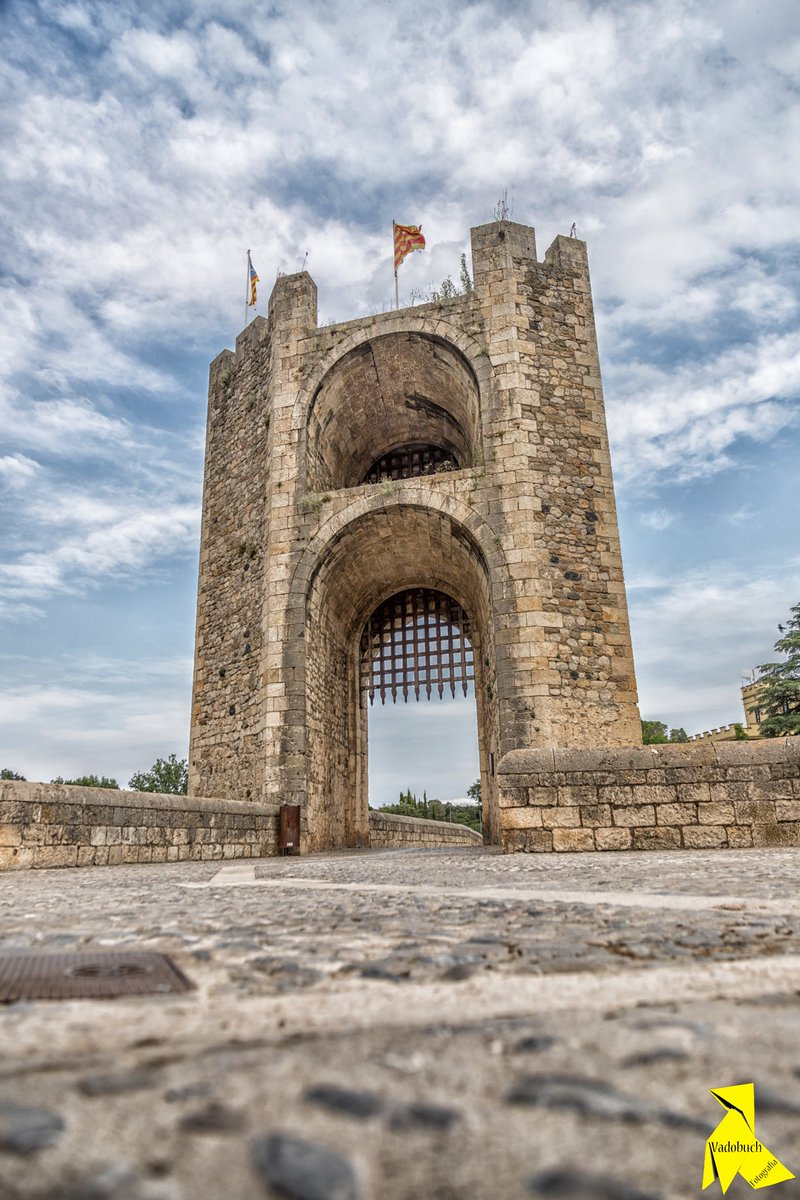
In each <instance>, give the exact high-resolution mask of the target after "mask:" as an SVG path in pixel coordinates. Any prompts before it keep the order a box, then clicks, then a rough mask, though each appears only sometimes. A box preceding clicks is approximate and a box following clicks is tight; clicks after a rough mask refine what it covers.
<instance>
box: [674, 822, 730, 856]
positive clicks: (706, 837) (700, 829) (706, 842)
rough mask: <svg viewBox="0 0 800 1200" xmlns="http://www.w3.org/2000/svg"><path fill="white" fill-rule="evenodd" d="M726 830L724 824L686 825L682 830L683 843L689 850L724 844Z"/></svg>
mask: <svg viewBox="0 0 800 1200" xmlns="http://www.w3.org/2000/svg"><path fill="white" fill-rule="evenodd" d="M727 842H728V831H727V830H726V828H725V826H724V825H688V826H686V828H685V829H684V831H683V844H684V846H686V847H687V849H690V850H702V849H711V848H712V847H714V846H725V845H727Z"/></svg>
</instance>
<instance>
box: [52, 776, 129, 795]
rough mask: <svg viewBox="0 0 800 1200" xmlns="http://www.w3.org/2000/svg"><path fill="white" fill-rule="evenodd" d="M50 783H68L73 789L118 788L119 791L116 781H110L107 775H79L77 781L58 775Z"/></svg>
mask: <svg viewBox="0 0 800 1200" xmlns="http://www.w3.org/2000/svg"><path fill="white" fill-rule="evenodd" d="M50 782H51V783H66V784H69V785H70V786H71V787H100V788H116V789H117V791H119V784H118V783H117V781H116V779H109V778H108V776H107V775H79V776H78V778H77V779H64V778H63V777H62V776H61V775H56V777H55V779H51V780H50Z"/></svg>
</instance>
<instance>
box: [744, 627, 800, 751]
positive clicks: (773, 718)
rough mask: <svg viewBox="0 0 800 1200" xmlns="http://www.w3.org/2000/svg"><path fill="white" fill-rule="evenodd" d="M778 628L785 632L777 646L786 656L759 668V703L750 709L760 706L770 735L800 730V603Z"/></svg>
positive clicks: (766, 734) (763, 727)
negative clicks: (786, 620) (786, 621)
mask: <svg viewBox="0 0 800 1200" xmlns="http://www.w3.org/2000/svg"><path fill="white" fill-rule="evenodd" d="M778 629H779V630H780V633H781V635H782V636H781V637H779V638H778V640H777V642H776V643H775V650H776V651H777V652H778V654H784V655H786V658H785V659H784V661H783V662H773V663H763V664H762V666H760V667H759V668H758V669H759V671H760V672H761V674H760V675H759V678H758V683H760V684H761V685H762V686H761V691H760V692H759V694H758V702H757V704H755V705H753V707H752V708H751V709H750V711H751V712H755V711H756V709H757V708H758V709H759V710H760V713H761V728H760V733H761V736H762V737H768V738H775V737H786V736H787V735H792V734H800V604H795V605H794V606H793V607H792V609H791V613H790V616H789V620H788V623H787V624H786V625H779V626H778ZM765 714H766V716H765Z"/></svg>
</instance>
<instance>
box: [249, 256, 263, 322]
mask: <svg viewBox="0 0 800 1200" xmlns="http://www.w3.org/2000/svg"><path fill="white" fill-rule="evenodd" d="M247 273H248V278H249V279H250V299H249V300H248V302H247V307H248V308H250V307H251V306H252V305H253V304H255V302H256V284H257V283H260V282H261V280H260V279H259V278H258V276H257V275H256V269H255V267H254V266H253V260H252V258H251V257H250V251H249V250H248V251H247Z"/></svg>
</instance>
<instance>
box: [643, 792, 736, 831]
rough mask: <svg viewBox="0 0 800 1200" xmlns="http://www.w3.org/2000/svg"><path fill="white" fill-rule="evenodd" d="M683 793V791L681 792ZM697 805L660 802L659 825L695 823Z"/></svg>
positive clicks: (657, 808) (657, 807) (731, 817)
mask: <svg viewBox="0 0 800 1200" xmlns="http://www.w3.org/2000/svg"><path fill="white" fill-rule="evenodd" d="M679 794H680V795H683V792H682V791H680V792H679ZM697 807H698V806H697V805H696V804H684V803H678V804H658V805H656V823H657V824H658V825H687V824H694V823H696V821H697ZM729 819H730V820H733V809H731V815H730V818H729Z"/></svg>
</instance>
